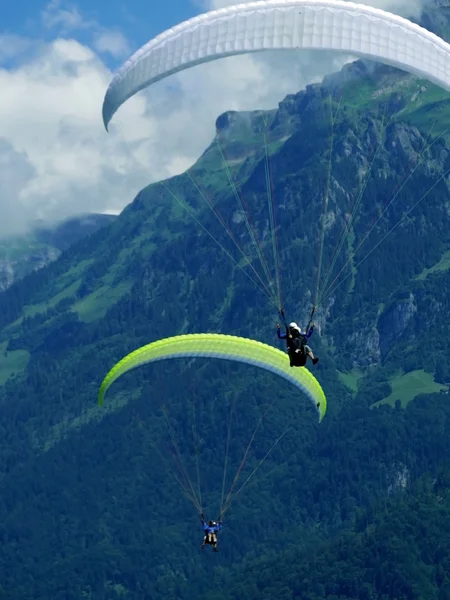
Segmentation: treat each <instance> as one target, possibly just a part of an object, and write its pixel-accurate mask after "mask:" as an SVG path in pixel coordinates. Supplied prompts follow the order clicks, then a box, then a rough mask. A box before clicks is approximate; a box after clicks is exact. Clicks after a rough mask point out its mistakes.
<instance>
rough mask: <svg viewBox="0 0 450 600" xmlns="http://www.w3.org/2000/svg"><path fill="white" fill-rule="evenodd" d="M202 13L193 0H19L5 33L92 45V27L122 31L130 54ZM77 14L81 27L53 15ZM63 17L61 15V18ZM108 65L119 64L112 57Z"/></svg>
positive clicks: (6, 15)
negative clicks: (71, 39) (72, 38)
mask: <svg viewBox="0 0 450 600" xmlns="http://www.w3.org/2000/svg"><path fill="white" fill-rule="evenodd" d="M199 12H202V10H201V8H200V4H199V3H196V2H191V1H190V0H78V1H77V2H70V1H65V0H20V2H14V1H11V2H8V3H7V6H6V9H5V8H3V10H2V33H3V34H5V33H6V34H12V35H17V36H23V37H26V38H32V39H44V40H51V39H52V38H54V37H55V36H57V35H65V36H69V35H75V36H76V38H77V39H78V40H79V41H81V42H86V43H89V40H90V34H91V33H92V28H89V27H87V26H86V25H87V24H89V23H90V24H92V25H93V24H94V23H95V24H97V26H98V27H100V28H104V29H105V30H111V31H115V32H120V33H121V34H122V35H123V36H124V37H125V38H126V40H127V41H128V45H129V48H130V50H131V51H134V50H136V49H137V48H139V47H140V46H141V45H142V44H144V43H145V42H146V41H147V40H149V39H151V38H152V37H154V36H155V35H157V34H158V33H160V32H161V31H164V30H165V29H167V28H169V27H171V26H173V25H175V24H177V23H179V22H181V21H184V20H186V19H189V18H190V17H192V16H194V15H196V14H198V13H199ZM60 13H66V14H77V15H78V16H79V17H80V20H81V23H82V24H83V25H81V23H80V25H81V26H80V27H73V28H70V27H65V26H64V24H63V21H62V19H61V18H59V19H58V18H54V19H53V21H52V20H51V18H49V17H50V15H53V16H55V15H57V14H60ZM60 16H61V15H60ZM108 62H110V63H112V64H111V66H114V62H117V63H119V62H120V60H117V61H114V59H111V57H110V58H109V59H108Z"/></svg>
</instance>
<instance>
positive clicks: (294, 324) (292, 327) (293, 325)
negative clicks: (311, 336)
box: [289, 321, 298, 329]
mask: <svg viewBox="0 0 450 600" xmlns="http://www.w3.org/2000/svg"><path fill="white" fill-rule="evenodd" d="M289 329H298V325H297V323H294V321H292V323H289Z"/></svg>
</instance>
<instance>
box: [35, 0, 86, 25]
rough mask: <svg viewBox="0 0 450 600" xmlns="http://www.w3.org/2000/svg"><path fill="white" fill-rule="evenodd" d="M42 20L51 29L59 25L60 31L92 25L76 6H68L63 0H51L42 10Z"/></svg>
mask: <svg viewBox="0 0 450 600" xmlns="http://www.w3.org/2000/svg"><path fill="white" fill-rule="evenodd" d="M42 22H43V24H44V26H45V27H47V28H49V29H51V28H54V27H57V28H58V29H59V30H60V32H68V31H73V30H74V29H83V28H86V27H89V26H90V25H91V23H90V22H87V21H85V20H84V19H83V17H82V16H81V13H80V12H79V10H78V8H77V7H76V6H68V5H66V4H65V3H63V2H62V1H61V0H51V1H50V2H49V4H48V5H47V6H46V8H45V9H44V10H43V12H42Z"/></svg>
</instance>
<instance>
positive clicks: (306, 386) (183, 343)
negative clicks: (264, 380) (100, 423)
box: [98, 333, 327, 421]
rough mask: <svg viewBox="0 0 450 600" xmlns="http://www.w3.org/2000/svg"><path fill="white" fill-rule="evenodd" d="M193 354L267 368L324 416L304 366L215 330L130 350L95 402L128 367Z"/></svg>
mask: <svg viewBox="0 0 450 600" xmlns="http://www.w3.org/2000/svg"><path fill="white" fill-rule="evenodd" d="M196 357H204V358H222V359H225V360H233V361H237V362H243V363H246V364H249V365H254V366H256V367H260V368H261V369H265V370H266V371H271V372H272V373H275V374H276V375H279V376H280V377H283V379H286V380H287V381H289V382H290V383H292V384H294V385H295V386H297V387H298V388H299V389H300V390H301V391H302V392H304V393H305V394H307V396H308V397H309V398H310V399H311V400H312V402H314V406H315V407H316V408H317V410H318V412H319V421H321V420H322V419H323V417H324V416H325V413H326V410H327V400H326V397H325V394H324V392H323V390H322V388H321V386H320V384H319V382H318V381H317V379H316V378H315V377H314V376H313V375H312V374H311V373H310V372H309V371H308V370H307V369H305V368H298V367H290V366H289V358H288V356H287V355H286V354H285V353H284V352H281V350H278V349H277V348H273V347H272V346H268V345H267V344H263V343H262V342H257V341H256V340H250V339H247V338H242V337H236V336H233V335H222V334H218V333H195V334H190V335H178V336H176V337H171V338H166V339H163V340H159V341H157V342H153V343H151V344H147V345H146V346H142V348H138V349H137V350H135V351H134V352H131V353H130V354H128V356H125V358H122V360H121V361H119V362H118V363H117V364H116V365H115V366H114V367H113V368H112V369H111V371H110V372H109V373H108V374H107V375H106V377H105V379H104V380H103V382H102V385H101V386H100V391H99V395H98V401H99V404H103V398H104V396H105V393H106V390H107V389H108V388H109V386H110V385H111V384H112V383H113V382H114V381H115V380H116V379H117V378H118V377H120V376H121V375H123V374H124V373H126V372H127V371H129V370H130V369H134V368H135V367H139V366H140V365H143V364H146V363H150V362H156V361H158V360H165V359H167V358H196Z"/></svg>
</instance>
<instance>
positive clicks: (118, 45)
mask: <svg viewBox="0 0 450 600" xmlns="http://www.w3.org/2000/svg"><path fill="white" fill-rule="evenodd" d="M94 48H95V49H96V50H97V51H98V52H101V53H103V54H111V56H113V57H114V58H121V57H122V56H125V55H127V54H129V53H130V47H129V45H128V42H127V40H126V38H125V36H123V35H122V34H121V33H120V32H119V31H102V32H100V33H98V34H97V36H96V37H95V39H94Z"/></svg>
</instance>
